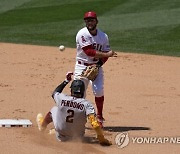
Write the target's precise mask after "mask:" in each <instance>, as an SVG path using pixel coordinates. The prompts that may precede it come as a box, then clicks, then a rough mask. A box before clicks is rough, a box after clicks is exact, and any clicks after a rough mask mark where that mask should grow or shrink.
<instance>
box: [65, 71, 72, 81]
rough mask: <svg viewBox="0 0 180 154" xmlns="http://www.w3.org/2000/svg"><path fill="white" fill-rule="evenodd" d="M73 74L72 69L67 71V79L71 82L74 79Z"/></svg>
mask: <svg viewBox="0 0 180 154" xmlns="http://www.w3.org/2000/svg"><path fill="white" fill-rule="evenodd" d="M72 75H73V72H70V71H69V72H67V73H66V79H65V81H67V82H70V81H71V80H72Z"/></svg>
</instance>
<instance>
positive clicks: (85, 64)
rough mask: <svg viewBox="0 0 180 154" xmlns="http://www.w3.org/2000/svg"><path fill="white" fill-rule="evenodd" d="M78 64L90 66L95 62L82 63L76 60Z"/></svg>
mask: <svg viewBox="0 0 180 154" xmlns="http://www.w3.org/2000/svg"><path fill="white" fill-rule="evenodd" d="M78 64H81V65H85V66H91V65H94V64H95V63H93V64H89V63H83V62H81V61H79V60H78Z"/></svg>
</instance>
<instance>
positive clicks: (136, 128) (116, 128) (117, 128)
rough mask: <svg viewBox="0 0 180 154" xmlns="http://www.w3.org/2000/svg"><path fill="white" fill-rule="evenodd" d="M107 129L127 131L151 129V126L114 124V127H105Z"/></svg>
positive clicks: (110, 130)
mask: <svg viewBox="0 0 180 154" xmlns="http://www.w3.org/2000/svg"><path fill="white" fill-rule="evenodd" d="M103 129H104V130H105V131H109V132H127V131H134V130H135V131H137V130H151V129H150V128H149V127H129V126H126V127H122V126H121V127H119V126H112V127H110V126H109V127H104V128H103Z"/></svg>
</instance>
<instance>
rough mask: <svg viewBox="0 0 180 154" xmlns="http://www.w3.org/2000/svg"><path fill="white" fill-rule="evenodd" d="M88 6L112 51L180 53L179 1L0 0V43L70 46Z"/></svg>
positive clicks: (170, 54)
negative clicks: (92, 11)
mask: <svg viewBox="0 0 180 154" xmlns="http://www.w3.org/2000/svg"><path fill="white" fill-rule="evenodd" d="M8 2H9V3H8ZM88 10H95V11H96V12H97V14H98V18H99V24H98V27H99V28H100V29H102V30H103V31H105V32H106V33H107V34H108V35H109V39H110V44H111V48H112V49H113V50H118V51H123V52H138V53H148V54H159V55H168V56H178V57H180V45H179V44H180V2H179V0H148V1H146V0H111V1H109V0H83V1H79V0H63V1H62V0H6V1H5V0H0V41H1V42H15V43H26V44H39V45H51V46H58V45H59V44H64V45H65V46H69V47H75V35H76V33H77V31H78V30H79V29H80V28H82V27H83V26H84V22H83V19H82V18H83V15H84V12H86V11H88Z"/></svg>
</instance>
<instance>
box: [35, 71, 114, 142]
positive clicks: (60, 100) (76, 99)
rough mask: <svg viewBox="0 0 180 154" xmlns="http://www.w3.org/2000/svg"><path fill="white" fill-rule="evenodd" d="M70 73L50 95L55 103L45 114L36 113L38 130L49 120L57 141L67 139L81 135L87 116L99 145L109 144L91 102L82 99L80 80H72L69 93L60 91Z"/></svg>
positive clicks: (82, 92)
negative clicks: (52, 125)
mask: <svg viewBox="0 0 180 154" xmlns="http://www.w3.org/2000/svg"><path fill="white" fill-rule="evenodd" d="M71 75H72V73H71V72H69V73H67V75H66V79H65V81H63V82H62V83H61V84H60V85H59V86H58V87H57V88H56V89H55V90H54V92H53V94H52V97H53V99H54V101H55V103H56V105H55V106H54V107H53V108H52V109H51V110H50V111H49V112H48V113H47V114H46V116H45V117H43V116H42V114H41V113H39V114H38V115H37V118H36V121H37V124H38V128H39V130H40V131H43V130H45V129H46V127H47V125H48V124H49V123H51V122H53V123H54V128H55V133H56V138H57V139H58V140H59V141H67V140H70V139H72V138H76V137H83V136H84V133H85V124H86V120H87V118H88V119H89V121H90V122H91V125H92V127H93V128H94V130H95V131H96V133H97V138H98V140H99V143H100V144H101V145H111V142H110V141H108V140H107V139H105V138H104V135H103V131H102V129H101V128H100V125H99V123H98V121H97V120H96V117H95V110H94V107H93V106H92V104H91V102H89V101H88V100H86V99H84V98H83V96H84V90H85V85H84V82H83V81H82V80H74V81H73V82H72V84H71V87H70V88H71V95H70V96H69V95H66V94H63V93H61V92H62V91H63V89H64V87H65V86H66V85H67V84H68V83H69V82H70V81H71Z"/></svg>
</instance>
